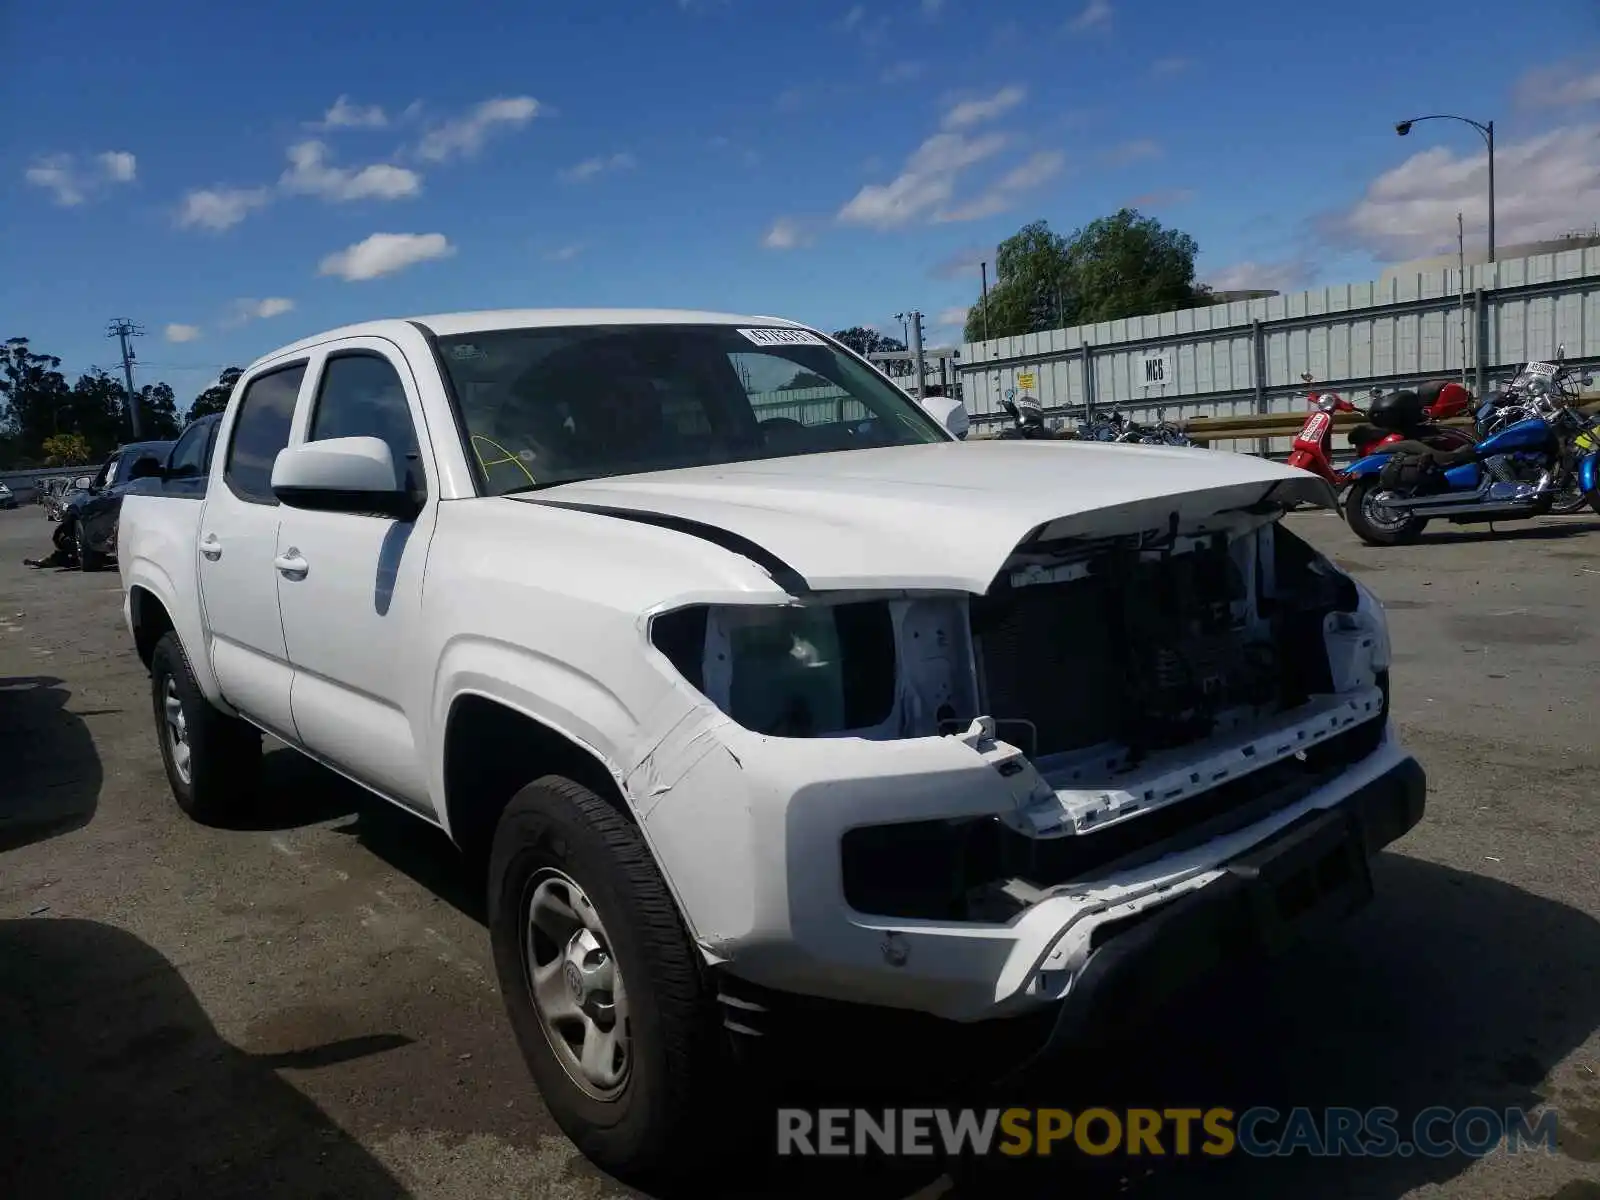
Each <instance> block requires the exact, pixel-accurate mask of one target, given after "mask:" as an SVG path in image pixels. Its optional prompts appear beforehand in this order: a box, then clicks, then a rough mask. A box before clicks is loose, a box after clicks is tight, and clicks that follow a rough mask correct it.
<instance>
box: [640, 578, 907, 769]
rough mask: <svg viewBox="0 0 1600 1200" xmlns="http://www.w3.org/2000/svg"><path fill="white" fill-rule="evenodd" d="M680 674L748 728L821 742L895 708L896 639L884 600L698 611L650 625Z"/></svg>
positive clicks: (875, 722)
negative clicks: (812, 738) (817, 738)
mask: <svg viewBox="0 0 1600 1200" xmlns="http://www.w3.org/2000/svg"><path fill="white" fill-rule="evenodd" d="M650 637H651V641H652V642H653V643H654V644H655V646H656V648H657V649H659V650H660V651H661V652H662V653H663V654H665V655H666V656H667V658H668V659H669V660H671V662H672V664H673V666H675V667H676V668H677V670H678V672H679V673H680V674H681V675H682V676H683V677H684V678H685V679H686V680H687V681H688V682H690V683H691V684H693V685H694V686H695V687H696V688H698V689H699V690H700V691H702V692H704V693H705V694H706V696H707V697H709V698H710V699H711V700H712V701H713V702H714V703H716V704H717V705H718V707H719V708H721V709H722V710H723V711H724V712H726V713H727V714H728V715H729V716H730V717H732V718H733V719H734V720H735V721H737V722H738V723H739V724H740V725H742V726H744V727H745V728H746V729H749V730H751V731H752V732H755V733H764V734H769V735H772V736H775V737H797V738H799V737H827V736H830V735H833V734H839V733H848V732H854V731H862V730H868V729H872V728H874V727H877V726H879V725H882V724H883V723H884V722H885V721H887V720H888V719H889V717H890V715H891V714H892V713H893V711H894V707H895V687H896V683H895V681H896V659H895V630H894V622H893V620H892V618H891V614H890V611H889V606H888V604H887V603H886V602H883V601H861V602H857V603H849V604H825V605H789V606H784V607H767V606H748V607H745V606H721V607H715V608H707V607H705V606H698V607H694V608H687V609H680V610H678V611H676V612H672V613H665V614H663V615H661V616H660V617H657V618H656V619H655V620H654V621H653V622H652V623H651V629H650Z"/></svg>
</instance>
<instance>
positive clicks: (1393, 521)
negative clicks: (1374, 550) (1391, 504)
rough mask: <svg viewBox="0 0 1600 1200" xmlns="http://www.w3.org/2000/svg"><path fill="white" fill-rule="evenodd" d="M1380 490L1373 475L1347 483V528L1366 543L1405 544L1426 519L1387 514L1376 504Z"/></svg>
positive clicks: (1414, 538) (1425, 524) (1412, 537)
mask: <svg viewBox="0 0 1600 1200" xmlns="http://www.w3.org/2000/svg"><path fill="white" fill-rule="evenodd" d="M1382 491H1383V489H1382V488H1381V487H1380V486H1379V484H1378V477H1377V476H1376V475H1368V476H1366V477H1364V478H1362V479H1358V480H1356V482H1355V483H1354V484H1353V485H1352V486H1351V488H1350V492H1349V495H1348V496H1347V497H1346V499H1345V504H1344V517H1345V520H1346V521H1348V522H1349V524H1350V531H1351V532H1352V533H1354V534H1355V535H1356V536H1357V537H1358V538H1360V539H1361V540H1362V541H1363V542H1366V543H1367V544H1368V545H1369V546H1408V545H1410V544H1411V543H1412V542H1414V541H1416V540H1417V539H1418V538H1419V537H1421V536H1422V531H1423V529H1424V528H1426V527H1427V524H1428V522H1427V519H1426V518H1424V517H1412V516H1398V515H1391V514H1390V513H1389V512H1388V510H1386V509H1384V508H1381V507H1379V505H1378V504H1377V497H1378V495H1379V494H1381V492H1382Z"/></svg>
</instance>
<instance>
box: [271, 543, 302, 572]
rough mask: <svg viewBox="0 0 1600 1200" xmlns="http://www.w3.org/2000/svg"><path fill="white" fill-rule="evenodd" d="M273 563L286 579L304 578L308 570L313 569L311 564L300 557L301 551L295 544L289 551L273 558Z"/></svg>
mask: <svg viewBox="0 0 1600 1200" xmlns="http://www.w3.org/2000/svg"><path fill="white" fill-rule="evenodd" d="M272 565H273V566H275V567H277V568H278V573H279V574H280V575H282V576H283V577H284V578H285V579H304V578H305V577H306V572H307V571H309V570H310V569H311V565H310V564H309V563H307V562H306V560H305V559H303V558H301V557H300V551H298V550H296V549H295V548H294V547H293V546H290V547H289V550H288V552H287V553H284V554H280V555H278V557H277V558H275V559H273V560H272Z"/></svg>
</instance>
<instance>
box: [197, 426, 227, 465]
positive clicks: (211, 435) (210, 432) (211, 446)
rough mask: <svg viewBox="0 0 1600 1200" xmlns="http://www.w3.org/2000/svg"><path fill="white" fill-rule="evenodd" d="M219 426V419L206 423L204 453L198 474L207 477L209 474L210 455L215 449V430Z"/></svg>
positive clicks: (219, 427)
mask: <svg viewBox="0 0 1600 1200" xmlns="http://www.w3.org/2000/svg"><path fill="white" fill-rule="evenodd" d="M221 428H222V422H221V421H208V422H207V423H206V454H205V461H204V462H203V463H201V464H200V474H202V475H205V476H207V477H209V476H210V474H211V456H212V454H214V453H215V452H216V449H217V430H219V429H221Z"/></svg>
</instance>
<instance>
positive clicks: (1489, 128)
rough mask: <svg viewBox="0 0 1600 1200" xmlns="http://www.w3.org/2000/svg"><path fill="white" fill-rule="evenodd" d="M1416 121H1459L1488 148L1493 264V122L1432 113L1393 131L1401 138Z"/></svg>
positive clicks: (1490, 236) (1492, 259)
mask: <svg viewBox="0 0 1600 1200" xmlns="http://www.w3.org/2000/svg"><path fill="white" fill-rule="evenodd" d="M1418 121H1460V122H1462V123H1463V124H1467V125H1471V126H1472V127H1473V128H1474V129H1476V130H1477V131H1478V133H1479V134H1480V135H1481V136H1482V137H1483V140H1484V142H1485V143H1487V145H1488V147H1489V261H1490V262H1494V261H1495V257H1494V122H1493V121H1490V122H1489V123H1488V124H1487V125H1484V124H1481V123H1479V122H1477V121H1474V120H1473V119H1472V118H1471V117H1458V116H1456V115H1455V114H1454V113H1434V114H1432V115H1431V116H1426V117H1412V118H1411V119H1410V120H1409V121H1400V122H1398V123H1397V124H1396V125H1395V127H1394V131H1395V132H1396V133H1397V134H1399V135H1400V136H1401V137H1405V136H1406V134H1408V133H1410V132H1411V127H1412V126H1413V125H1415V124H1416V123H1417V122H1418Z"/></svg>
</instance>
